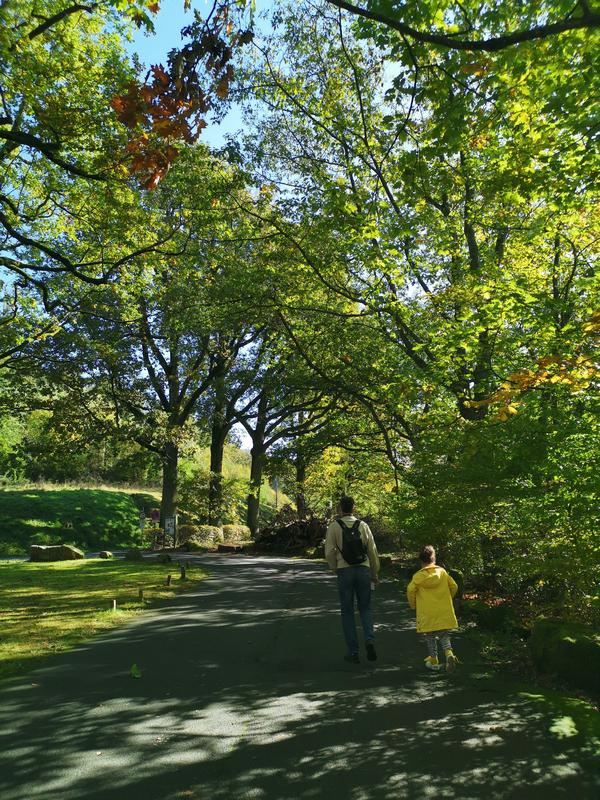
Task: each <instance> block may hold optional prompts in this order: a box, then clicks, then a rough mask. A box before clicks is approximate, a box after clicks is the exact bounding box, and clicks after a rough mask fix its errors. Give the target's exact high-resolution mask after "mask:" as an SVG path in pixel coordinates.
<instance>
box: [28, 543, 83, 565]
mask: <svg viewBox="0 0 600 800" xmlns="http://www.w3.org/2000/svg"><path fill="white" fill-rule="evenodd" d="M29 558H30V561H74V560H76V559H79V558H84V554H83V550H80V549H79V548H78V547H73V546H72V545H70V544H51V545H43V544H32V545H31V547H30V549H29Z"/></svg>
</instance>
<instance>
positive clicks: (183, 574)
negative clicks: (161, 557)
mask: <svg viewBox="0 0 600 800" xmlns="http://www.w3.org/2000/svg"><path fill="white" fill-rule="evenodd" d="M180 569H181V575H180V576H179V580H181V581H184V580H185V579H186V577H185V564H181V565H180Z"/></svg>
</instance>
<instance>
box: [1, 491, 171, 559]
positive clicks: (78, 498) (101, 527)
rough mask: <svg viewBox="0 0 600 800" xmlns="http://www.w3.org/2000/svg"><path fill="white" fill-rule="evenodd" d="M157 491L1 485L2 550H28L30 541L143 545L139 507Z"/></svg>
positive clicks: (151, 503)
mask: <svg viewBox="0 0 600 800" xmlns="http://www.w3.org/2000/svg"><path fill="white" fill-rule="evenodd" d="M157 505H158V501H157V498H156V496H155V495H153V494H151V493H149V492H140V491H137V492H136V491H119V490H116V489H108V488H106V489H105V488H100V487H98V488H89V489H80V488H65V487H51V488H37V487H36V488H25V489H4V490H0V554H1V555H18V554H20V553H28V552H29V546H30V545H31V544H60V543H65V544H73V545H75V546H76V547H80V548H81V549H82V550H84V551H86V552H90V551H92V552H94V551H97V550H104V549H109V550H110V549H120V548H127V547H132V546H134V545H139V544H141V541H140V539H141V533H140V528H139V510H140V508H144V509H145V510H146V512H147V515H148V514H149V512H150V510H151V509H152V508H153V507H155V506H157Z"/></svg>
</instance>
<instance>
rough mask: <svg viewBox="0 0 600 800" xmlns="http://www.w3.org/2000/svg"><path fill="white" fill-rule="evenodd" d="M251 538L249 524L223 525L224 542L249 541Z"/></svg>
mask: <svg viewBox="0 0 600 800" xmlns="http://www.w3.org/2000/svg"><path fill="white" fill-rule="evenodd" d="M251 538H252V537H251V534H250V528H249V527H248V526H247V525H223V541H224V542H247V541H248V540H249V539H251Z"/></svg>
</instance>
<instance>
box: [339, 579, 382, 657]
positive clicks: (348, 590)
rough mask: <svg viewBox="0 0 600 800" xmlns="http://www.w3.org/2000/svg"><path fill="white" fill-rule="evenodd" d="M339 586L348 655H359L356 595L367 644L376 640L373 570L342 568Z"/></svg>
mask: <svg viewBox="0 0 600 800" xmlns="http://www.w3.org/2000/svg"><path fill="white" fill-rule="evenodd" d="M337 584H338V592H339V593H340V609H341V612H342V628H343V630H344V638H345V640H346V644H347V646H348V653H349V654H350V655H355V654H358V639H357V638H356V624H355V622H354V596H355V595H356V601H357V605H358V613H359V614H360V621H361V622H362V627H363V632H364V635H365V644H366V643H367V642H372V641H373V639H374V634H373V615H372V614H371V570H370V569H369V567H365V566H363V565H362V564H359V565H358V566H356V567H340V568H339V569H338V570H337Z"/></svg>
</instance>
